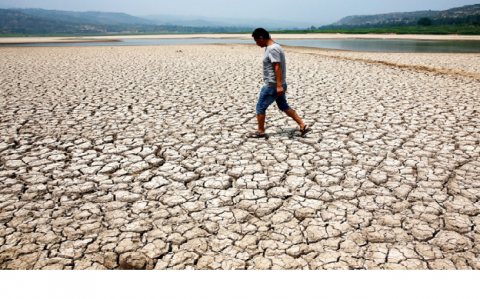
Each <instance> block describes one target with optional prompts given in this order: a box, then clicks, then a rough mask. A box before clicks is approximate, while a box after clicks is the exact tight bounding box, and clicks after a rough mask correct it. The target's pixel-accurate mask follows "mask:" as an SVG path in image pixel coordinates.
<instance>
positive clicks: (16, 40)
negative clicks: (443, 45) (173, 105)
mask: <svg viewBox="0 0 480 299" xmlns="http://www.w3.org/2000/svg"><path fill="white" fill-rule="evenodd" d="M82 38H86V39H85V40H82ZM198 38H211V39H240V40H250V39H252V37H251V36H250V34H186V35H181V34H175V35H133V36H132V35H118V36H94V37H90V36H89V37H74V38H66V37H1V38H0V44H33V43H85V42H118V41H119V40H122V39H198ZM272 38H273V39H278V40H294V39H320V40H321V39H397V40H431V41H435V40H437V41H480V36H478V35H474V36H472V35H417V34H401V35H398V34H341V33H336V34H332V33H313V34H272Z"/></svg>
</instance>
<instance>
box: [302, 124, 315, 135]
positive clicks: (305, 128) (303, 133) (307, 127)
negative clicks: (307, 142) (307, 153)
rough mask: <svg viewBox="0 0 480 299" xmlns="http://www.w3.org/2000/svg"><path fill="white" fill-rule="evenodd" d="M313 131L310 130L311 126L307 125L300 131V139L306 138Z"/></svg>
mask: <svg viewBox="0 0 480 299" xmlns="http://www.w3.org/2000/svg"><path fill="white" fill-rule="evenodd" d="M310 131H312V128H310V126H309V125H305V126H304V127H303V129H300V135H299V137H305V136H306V135H307V133H308V132H310Z"/></svg>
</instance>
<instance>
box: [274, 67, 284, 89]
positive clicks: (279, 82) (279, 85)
mask: <svg viewBox="0 0 480 299" xmlns="http://www.w3.org/2000/svg"><path fill="white" fill-rule="evenodd" d="M273 66H274V67H275V77H276V79H277V95H278V96H279V97H283V96H284V95H285V90H283V85H282V67H281V66H280V62H274V63H273Z"/></svg>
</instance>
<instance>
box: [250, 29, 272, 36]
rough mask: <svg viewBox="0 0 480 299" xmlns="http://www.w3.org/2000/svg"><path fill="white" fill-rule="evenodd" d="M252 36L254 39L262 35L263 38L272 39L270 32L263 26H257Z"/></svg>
mask: <svg viewBox="0 0 480 299" xmlns="http://www.w3.org/2000/svg"><path fill="white" fill-rule="evenodd" d="M252 37H253V38H254V39H259V38H260V37H263V39H270V33H268V31H267V30H265V29H263V28H257V29H255V31H253V33H252Z"/></svg>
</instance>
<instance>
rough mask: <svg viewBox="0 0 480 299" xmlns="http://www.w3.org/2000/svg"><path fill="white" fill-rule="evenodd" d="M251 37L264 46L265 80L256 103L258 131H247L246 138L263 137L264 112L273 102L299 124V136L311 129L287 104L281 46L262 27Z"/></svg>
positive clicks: (258, 44) (283, 59)
mask: <svg viewBox="0 0 480 299" xmlns="http://www.w3.org/2000/svg"><path fill="white" fill-rule="evenodd" d="M252 37H253V39H254V40H255V42H256V43H257V46H259V47H262V48H264V47H266V49H265V56H264V57H263V81H264V82H265V84H264V86H263V88H262V90H261V92H260V96H259V98H258V103H257V120H258V131H257V132H253V133H248V134H247V135H245V136H246V137H247V138H264V137H265V114H266V110H267V108H268V106H270V105H271V104H272V103H273V102H276V103H277V106H278V109H280V110H281V111H283V112H285V113H286V114H287V115H288V116H290V117H291V118H293V120H295V121H296V122H297V124H298V125H299V126H300V133H299V136H300V137H305V135H306V134H307V133H308V132H310V131H311V130H312V129H311V128H310V126H309V125H305V124H304V123H303V121H302V119H301V118H300V117H299V116H298V114H297V113H296V112H295V110H293V109H292V108H290V106H288V103H287V98H286V97H285V92H286V91H287V82H286V63H285V53H284V52H283V49H282V47H281V46H280V45H279V44H277V43H276V42H275V41H274V40H272V39H271V38H270V34H269V33H268V31H266V30H265V29H263V28H257V29H255V31H253V33H252Z"/></svg>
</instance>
